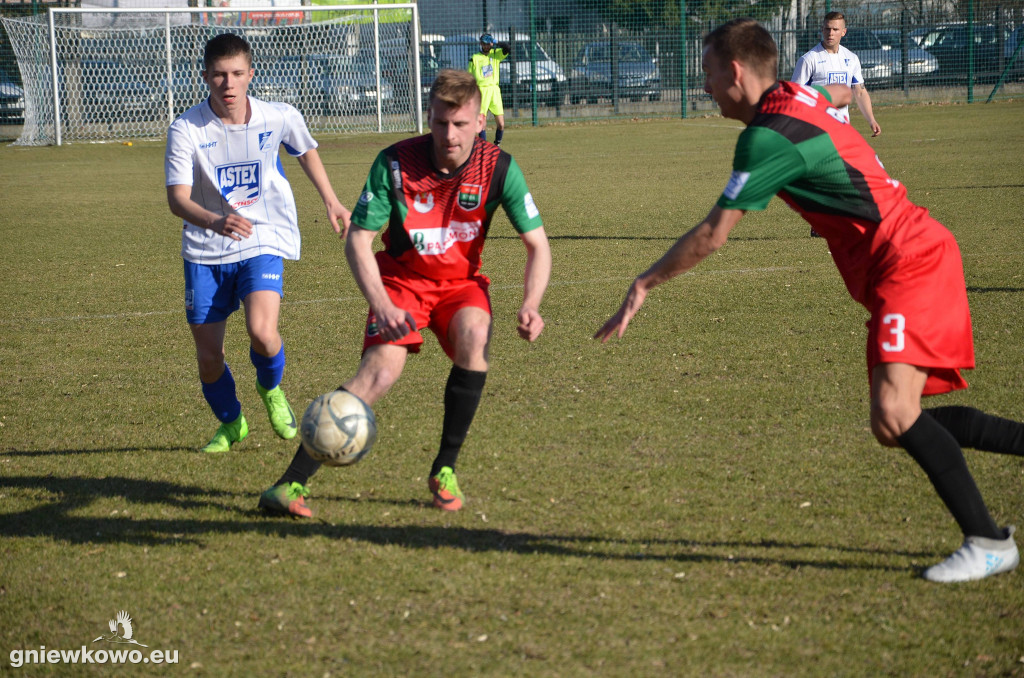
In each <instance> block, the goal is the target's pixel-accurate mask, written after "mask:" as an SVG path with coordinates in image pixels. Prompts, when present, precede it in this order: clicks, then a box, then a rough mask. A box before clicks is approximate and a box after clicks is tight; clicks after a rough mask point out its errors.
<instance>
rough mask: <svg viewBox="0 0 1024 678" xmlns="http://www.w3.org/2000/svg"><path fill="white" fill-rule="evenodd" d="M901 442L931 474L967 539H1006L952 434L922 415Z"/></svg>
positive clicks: (930, 478) (929, 476)
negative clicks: (989, 510) (993, 518)
mask: <svg viewBox="0 0 1024 678" xmlns="http://www.w3.org/2000/svg"><path fill="white" fill-rule="evenodd" d="M897 440H898V441H899V443H900V445H902V446H903V449H905V450H906V451H907V452H908V453H909V454H910V456H911V457H913V458H914V461H916V462H917V463H918V465H919V466H920V467H921V468H922V469H924V472H925V473H926V474H928V479H929V480H931V481H932V485H933V486H934V487H935V491H936V492H938V494H939V497H940V498H941V499H942V501H943V503H945V504H946V508H948V509H949V512H950V513H952V514H953V518H955V519H956V522H957V524H958V525H959V526H960V529H961V530H963V533H964V535H965V536H969V537H988V538H989V539H1004V538H1005V536H1006V535H1005V534H1004V533H1003V531H1002V530H1000V529H999V527H998V526H997V525H996V523H995V521H994V520H992V516H991V515H990V514H989V512H988V508H987V507H986V506H985V501H984V500H983V499H982V498H981V492H979V491H978V486H977V485H975V483H974V478H972V477H971V472H970V471H968V470H967V462H966V461H965V460H964V453H963V452H962V451H961V450H960V446H959V445H958V444H957V442H956V439H955V438H954V437H953V435H952V434H951V433H950V432H949V431H947V430H946V429H945V428H943V427H942V426H941V425H940V424H939V423H938V422H937V421H935V420H934V419H932V418H931V416H930V415H929V414H928V413H927V412H921V416H920V417H918V418H917V421H915V422H914V425H913V426H911V427H910V428H909V429H907V431H906V432H905V433H904V434H903V435H901V436H900V437H899V438H897Z"/></svg>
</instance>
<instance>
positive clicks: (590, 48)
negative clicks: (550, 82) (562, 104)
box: [569, 41, 661, 104]
mask: <svg viewBox="0 0 1024 678" xmlns="http://www.w3.org/2000/svg"><path fill="white" fill-rule="evenodd" d="M616 49H617V52H618V53H617V54H615V53H614V52H613V50H612V44H611V42H609V41H605V42H592V43H589V44H587V45H584V46H583V47H582V48H581V49H580V51H579V52H578V53H577V54H576V60H575V61H574V62H573V66H572V70H571V71H570V72H569V101H570V102H571V103H574V104H575V103H579V102H581V101H585V100H590V101H597V100H598V99H600V98H605V99H611V98H612V96H613V94H615V93H617V95H618V96H619V98H622V99H630V100H631V101H640V100H641V99H642V98H644V97H647V98H648V99H649V100H650V101H658V100H659V99H661V74H660V73H659V71H658V63H657V59H655V58H654V57H652V56H651V55H650V54H648V52H647V50H646V49H644V46H643V45H641V44H640V43H638V42H620V43H617V44H616ZM613 56H615V60H614V62H613V60H612V57H613ZM613 69H616V70H617V73H618V83H617V84H618V87H617V90H616V88H614V87H612V73H613Z"/></svg>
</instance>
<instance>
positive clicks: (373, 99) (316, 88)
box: [3, 3, 432, 145]
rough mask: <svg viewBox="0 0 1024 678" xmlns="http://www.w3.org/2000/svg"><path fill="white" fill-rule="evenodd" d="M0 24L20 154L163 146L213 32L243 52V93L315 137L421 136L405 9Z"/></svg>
mask: <svg viewBox="0 0 1024 678" xmlns="http://www.w3.org/2000/svg"><path fill="white" fill-rule="evenodd" d="M3 23H4V27H5V29H6V30H7V33H8V35H9V36H10V39H11V44H12V46H13V48H14V52H15V56H16V57H17V60H18V68H19V69H20V70H21V77H22V82H23V84H24V89H25V125H24V128H23V131H22V134H21V137H20V138H19V139H18V141H17V142H16V143H18V144H22V145H47V144H58V145H59V144H62V143H71V142H83V141H93V142H99V141H119V140H127V139H138V138H159V137H162V136H163V135H164V134H165V133H166V131H167V127H168V125H169V124H170V123H171V122H172V121H173V120H174V118H175V117H177V116H178V115H180V114H181V113H182V112H183V111H185V110H187V109H188V108H190V107H191V106H194V105H195V104H198V103H200V102H201V101H203V100H204V99H205V98H206V96H207V87H206V84H205V83H204V82H203V80H202V77H201V75H200V72H201V71H202V55H203V47H204V45H205V44H206V41H207V40H209V39H210V38H211V37H213V36H214V35H217V34H219V33H225V32H233V33H238V34H240V35H242V36H244V37H245V38H246V40H248V42H249V44H250V45H251V46H252V50H253V66H254V68H255V76H254V77H253V80H252V84H251V85H250V87H249V93H250V94H251V95H252V96H255V97H257V98H259V99H265V100H267V101H281V102H285V103H289V104H292V105H293V106H295V107H296V108H297V109H299V110H300V111H301V112H302V113H303V115H304V116H305V118H306V122H307V124H308V125H309V128H310V131H312V132H313V133H314V134H316V133H346V132H400V131H418V130H421V129H422V113H421V111H422V101H423V98H424V97H423V93H424V88H425V87H428V86H429V81H428V78H429V77H430V76H432V74H424V73H422V72H421V70H420V59H419V50H418V49H416V45H417V44H418V42H419V40H418V33H419V30H418V26H419V24H418V15H417V7H416V5H415V4H412V3H402V4H386V5H385V4H379V5H326V6H301V7H289V8H285V9H281V8H269V7H257V8H240V7H232V8H216V9H215V8H203V9H184V8H179V9H163V8H160V9H155V8H144V9H143V8H139V9H109V8H106V9H58V8H53V9H51V10H50V11H49V14H48V15H40V16H36V17H28V18H4V19H3Z"/></svg>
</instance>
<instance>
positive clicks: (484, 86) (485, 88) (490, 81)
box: [469, 33, 512, 146]
mask: <svg viewBox="0 0 1024 678" xmlns="http://www.w3.org/2000/svg"><path fill="white" fill-rule="evenodd" d="M511 53H512V46H511V45H509V43H507V42H495V40H494V36H493V35H491V34H490V33H484V34H483V35H481V36H480V52H478V53H477V54H474V55H473V56H471V57H470V58H469V72H470V73H472V74H473V77H475V78H476V84H477V86H478V87H479V88H480V95H481V97H480V112H481V113H482V114H483V115H484V116H485V117H486V116H487V114H488V113H493V114H494V121H495V122H496V123H497V124H498V129H497V130H496V131H495V132H494V144H495V145H496V146H501V138H502V137H503V136H504V135H505V108H504V107H503V106H502V104H501V87H500V86H499V84H498V64H500V63H501V62H502V61H504V60H505V59H507V58H508V56H509V54H511ZM480 138H481V139H483V140H484V141H486V140H487V126H486V125H485V126H484V128H483V129H482V130H481V131H480Z"/></svg>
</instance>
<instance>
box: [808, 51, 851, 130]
mask: <svg viewBox="0 0 1024 678" xmlns="http://www.w3.org/2000/svg"><path fill="white" fill-rule="evenodd" d="M792 80H793V82H795V83H797V84H799V85H846V86H847V87H853V86H854V85H863V84H864V75H863V74H862V73H861V71H860V59H858V58H857V55H856V54H854V53H853V52H851V51H850V50H848V49H846V48H845V47H843V46H842V45H839V50H838V51H837V52H836V53H835V54H832V53H831V52H829V51H828V50H826V49H825V48H824V47H822V46H821V43H820V42H819V43H818V44H817V45H815V46H814V48H813V49H812V50H811V51H809V52H807V53H806V54H804V55H803V56H802V57H800V58H799V59H798V60H797V62H796V68H794V69H793V78H792ZM838 110H839V112H840V113H842V114H843V117H844V118H845V119H846V122H850V107H849V106H843V107H842V108H840V109H838Z"/></svg>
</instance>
